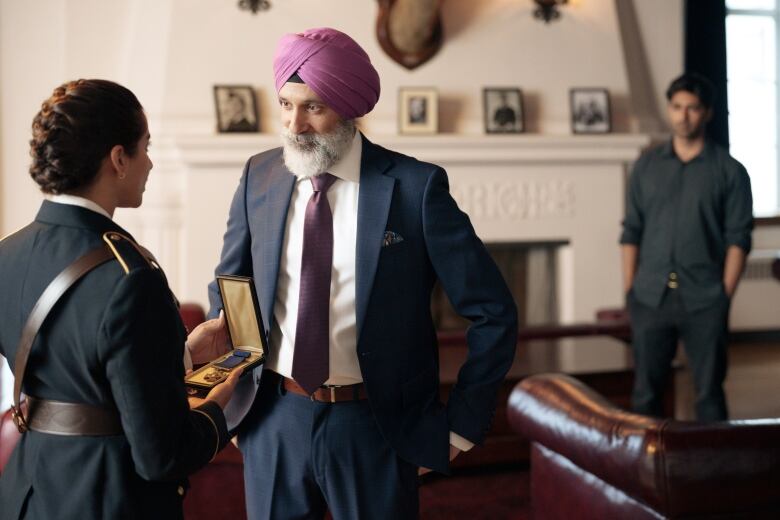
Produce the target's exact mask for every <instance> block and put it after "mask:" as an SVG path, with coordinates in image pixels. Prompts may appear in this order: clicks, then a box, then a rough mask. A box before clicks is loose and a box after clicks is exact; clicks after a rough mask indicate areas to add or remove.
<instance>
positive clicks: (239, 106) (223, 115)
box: [214, 85, 259, 132]
mask: <svg viewBox="0 0 780 520" xmlns="http://www.w3.org/2000/svg"><path fill="white" fill-rule="evenodd" d="M214 103H215V105H216V111H217V129H218V130H219V131H220V132H257V131H258V130H259V124H258V115H257V102H256V100H255V91H254V89H253V88H252V87H251V86H248V85H215V86H214Z"/></svg>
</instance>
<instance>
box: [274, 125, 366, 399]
mask: <svg viewBox="0 0 780 520" xmlns="http://www.w3.org/2000/svg"><path fill="white" fill-rule="evenodd" d="M362 155H363V143H362V139H361V136H360V132H355V137H354V138H353V139H352V144H351V145H350V148H349V151H348V152H347V154H346V155H345V156H344V157H343V158H342V159H341V160H340V161H339V162H338V163H336V164H335V165H333V167H331V168H330V170H329V171H328V173H330V174H331V175H333V176H335V177H336V181H335V182H334V183H333V184H332V185H331V187H330V189H328V192H327V195H328V204H329V205H330V209H331V212H332V213H333V268H332V269H331V278H330V331H329V337H330V377H329V378H328V380H327V381H326V382H325V384H327V385H351V384H355V383H360V382H361V381H363V377H362V376H361V374H360V365H359V364H358V358H357V323H356V322H357V318H356V316H355V254H356V251H357V249H356V248H357V209H358V194H359V192H360V158H361V156H362ZM312 193H314V189H313V187H312V184H311V180H310V179H296V181H295V187H294V188H293V192H292V198H291V199H290V209H289V211H288V212H287V225H286V228H285V233H284V244H283V245H282V256H281V261H280V262H279V277H278V281H277V286H276V301H275V302H274V318H275V320H274V326H273V328H272V330H271V345H270V352H269V353H268V361H267V362H266V366H267V367H268V368H270V369H271V370H273V371H274V372H277V373H279V374H281V375H283V376H285V377H289V378H292V363H293V352H294V350H295V347H294V345H295V329H296V326H297V324H298V299H299V298H298V297H299V293H300V281H301V257H302V255H303V221H304V217H305V215H306V205H307V204H308V203H309V199H310V198H311V195H312Z"/></svg>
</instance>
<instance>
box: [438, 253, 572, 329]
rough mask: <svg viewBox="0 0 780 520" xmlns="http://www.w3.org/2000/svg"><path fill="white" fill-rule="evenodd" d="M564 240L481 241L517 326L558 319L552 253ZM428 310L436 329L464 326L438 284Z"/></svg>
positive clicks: (554, 255) (554, 263)
mask: <svg viewBox="0 0 780 520" xmlns="http://www.w3.org/2000/svg"><path fill="white" fill-rule="evenodd" d="M566 244H568V242H567V241H556V242H552V241H548V242H508V243H504V242H502V243H489V244H485V245H486V247H487V249H488V252H490V255H491V256H492V257H493V260H494V261H495V262H496V265H497V266H498V269H499V271H501V275H502V276H503V277H504V280H505V281H506V284H507V286H508V287H509V290H510V292H511V293H512V296H513V297H514V300H515V304H516V305H517V314H518V323H519V326H520V327H521V328H522V327H524V326H527V325H541V324H548V323H556V322H557V321H558V318H559V312H558V301H557V294H558V287H557V281H556V273H557V269H556V268H557V266H556V256H557V255H556V253H557V250H558V248H559V247H561V246H564V245H566ZM431 312H432V314H433V320H434V324H435V325H436V329H437V330H439V331H440V332H454V331H461V330H465V329H466V327H468V321H467V320H465V319H464V318H461V317H460V316H458V314H457V313H456V312H455V311H454V310H453V308H452V305H451V304H450V301H449V299H448V298H447V295H446V294H445V293H444V290H443V289H442V287H441V286H440V285H439V284H437V285H436V287H435V288H434V291H433V296H432V298H431Z"/></svg>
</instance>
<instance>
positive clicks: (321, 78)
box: [274, 27, 379, 119]
mask: <svg viewBox="0 0 780 520" xmlns="http://www.w3.org/2000/svg"><path fill="white" fill-rule="evenodd" d="M295 73H297V74H298V76H299V77H300V78H301V79H302V80H303V81H304V82H305V83H306V85H308V86H309V88H311V89H312V90H313V91H314V92H315V93H316V94H317V95H318V96H319V97H320V98H322V100H323V101H324V102H325V103H326V104H327V105H328V106H329V107H330V108H332V109H333V110H335V111H336V112H337V113H338V114H339V115H340V116H341V117H342V118H344V119H354V118H356V117H361V116H363V115H365V114H367V113H369V112H370V111H371V109H372V108H374V105H376V102H377V100H378V99H379V74H377V72H376V69H375V68H374V66H373V65H371V60H370V59H369V57H368V54H366V51H364V50H363V49H362V48H361V47H360V45H358V44H357V42H355V40H353V39H352V38H350V37H349V36H347V35H346V34H344V33H342V32H339V31H337V30H335V29H330V28H327V27H322V28H318V29H309V30H308V31H304V32H302V33H298V34H292V33H291V34H285V35H284V36H282V39H281V40H279V45H278V46H277V47H276V54H275V55H274V75H275V76H276V91H277V92H278V91H279V90H280V89H281V88H282V86H283V85H284V84H285V83H286V82H287V80H288V79H290V76H292V75H293V74H295Z"/></svg>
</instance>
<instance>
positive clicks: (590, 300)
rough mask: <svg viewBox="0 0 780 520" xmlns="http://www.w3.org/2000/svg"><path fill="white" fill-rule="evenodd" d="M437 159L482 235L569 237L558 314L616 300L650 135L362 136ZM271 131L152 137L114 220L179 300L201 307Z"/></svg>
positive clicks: (561, 263) (491, 238)
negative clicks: (139, 182) (240, 196)
mask: <svg viewBox="0 0 780 520" xmlns="http://www.w3.org/2000/svg"><path fill="white" fill-rule="evenodd" d="M369 138H370V139H372V141H374V142H375V143H377V144H380V145H382V146H385V147H387V148H390V149H393V150H397V151H400V152H402V153H405V154H408V155H412V156H414V157H417V158H418V159H421V160H424V161H429V162H433V163H436V164H439V165H441V166H442V167H444V168H445V169H446V170H447V172H448V174H449V179H450V187H451V191H452V194H453V196H454V197H455V199H456V200H457V202H458V204H459V206H460V207H461V209H463V210H464V211H465V212H466V213H468V214H469V216H470V217H471V220H472V222H473V224H474V227H475V229H476V230H477V233H478V234H479V236H480V237H481V238H482V240H483V241H485V242H515V243H518V242H520V243H522V242H535V243H539V242H547V241H555V242H566V243H567V245H566V246H563V247H560V248H558V258H557V262H556V264H557V271H558V272H557V277H558V280H557V282H558V283H557V287H558V295H557V300H558V305H559V308H558V309H557V314H558V316H559V317H560V319H561V321H562V322H563V323H571V322H575V321H591V320H593V318H594V313H595V311H596V310H597V309H599V308H603V307H608V306H615V305H621V304H622V290H621V275H620V249H619V246H618V236H619V233H620V222H621V220H622V218H623V210H624V200H623V197H624V195H623V193H624V186H625V178H626V175H625V172H626V170H627V166H628V165H629V164H630V163H631V162H632V161H634V160H635V159H636V158H637V157H638V155H639V153H640V151H641V149H642V148H643V147H645V146H647V144H648V143H649V138H648V137H647V136H645V135H640V134H607V135H576V136H541V135H511V136H493V135H491V136H454V135H452V136H450V135H437V136H430V137H403V136H401V137H399V136H369ZM278 145H279V138H278V137H277V136H274V135H267V134H266V135H263V134H253V135H181V134H180V135H177V136H175V137H164V136H163V137H158V138H156V143H155V145H154V152H153V154H152V155H153V157H154V158H155V168H154V170H153V171H152V177H151V178H150V182H149V186H148V190H147V194H146V196H145V201H144V205H143V206H142V208H141V209H140V210H132V211H121V212H118V214H117V219H118V220H119V222H120V223H122V224H124V225H125V226H126V227H127V228H128V230H129V231H131V232H132V233H133V234H134V235H135V236H136V238H137V239H138V240H139V241H140V242H141V243H143V244H144V245H146V246H147V247H148V248H149V249H151V250H152V251H154V252H155V253H156V254H157V256H158V260H159V261H160V263H161V264H162V265H163V266H164V268H165V269H166V272H167V274H168V277H169V281H170V283H171V286H172V288H173V289H174V291H175V292H176V294H177V296H178V297H179V299H180V300H182V301H195V302H198V303H201V304H203V305H204V306H207V296H206V285H207V284H208V282H209V281H210V280H211V279H212V277H213V274H214V273H213V270H214V267H215V265H216V263H217V260H218V258H219V252H220V249H221V245H222V235H223V233H224V231H225V222H226V219H227V214H228V208H229V205H230V201H231V199H232V196H233V192H234V190H235V188H236V186H237V184H238V180H239V177H240V175H241V171H242V169H243V166H244V164H245V163H246V160H247V159H248V158H249V157H250V156H252V155H254V154H256V153H258V152H261V151H263V150H267V149H269V148H273V147H276V146H278Z"/></svg>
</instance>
